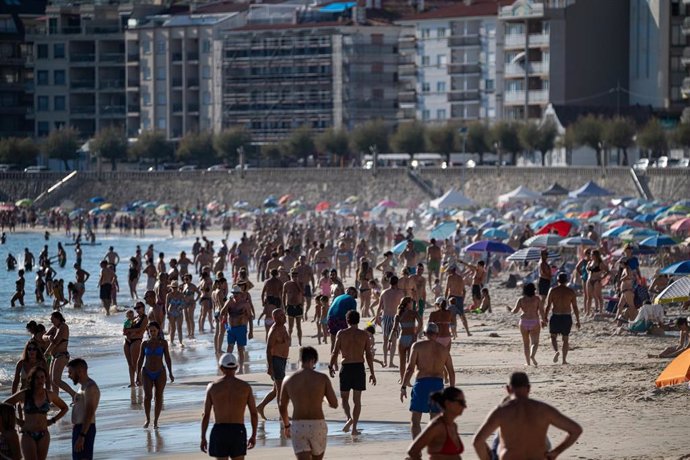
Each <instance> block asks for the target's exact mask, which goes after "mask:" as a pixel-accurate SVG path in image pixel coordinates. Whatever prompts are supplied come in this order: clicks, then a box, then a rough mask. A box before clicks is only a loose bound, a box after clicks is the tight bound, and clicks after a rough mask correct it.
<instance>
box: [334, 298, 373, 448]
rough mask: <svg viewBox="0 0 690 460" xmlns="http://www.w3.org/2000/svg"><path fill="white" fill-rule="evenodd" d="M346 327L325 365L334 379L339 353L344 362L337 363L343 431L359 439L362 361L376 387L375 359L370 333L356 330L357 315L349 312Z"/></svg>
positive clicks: (363, 378)
mask: <svg viewBox="0 0 690 460" xmlns="http://www.w3.org/2000/svg"><path fill="white" fill-rule="evenodd" d="M345 320H346V321H347V324H348V327H347V328H346V329H343V330H341V331H340V332H338V335H336V337H335V346H334V347H333V353H332V354H331V362H330V364H329V365H328V372H329V374H330V375H331V377H335V365H336V363H337V361H338V355H339V354H341V353H342V355H343V359H342V361H341V362H340V363H341V366H340V375H339V377H340V397H341V398H342V400H343V410H344V411H345V417H347V421H346V422H345V425H344V426H343V431H344V432H346V433H347V432H348V431H350V429H352V435H353V436H355V435H358V434H359V431H358V430H357V422H358V421H359V414H360V413H361V411H362V391H365V390H366V389H367V378H366V372H365V371H364V360H365V359H366V361H367V365H368V366H369V374H370V375H369V382H370V383H371V384H372V385H376V376H375V375H374V357H373V355H372V353H371V344H370V342H369V333H368V332H366V331H363V330H361V329H359V328H358V327H357V325H358V324H359V312H357V311H356V310H350V311H348V312H347V315H345ZM351 390H352V392H353V395H352V400H353V403H354V408H353V410H352V413H350V401H349V399H350V391H351Z"/></svg>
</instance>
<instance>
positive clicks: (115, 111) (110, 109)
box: [98, 105, 127, 115]
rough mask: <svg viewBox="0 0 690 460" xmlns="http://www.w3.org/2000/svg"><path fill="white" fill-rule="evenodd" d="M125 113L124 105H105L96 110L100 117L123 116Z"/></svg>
mask: <svg viewBox="0 0 690 460" xmlns="http://www.w3.org/2000/svg"><path fill="white" fill-rule="evenodd" d="M126 112H127V108H126V107H125V106H124V105H106V106H105V107H100V108H99V109H98V113H99V114H101V115H124V114H125V113H126Z"/></svg>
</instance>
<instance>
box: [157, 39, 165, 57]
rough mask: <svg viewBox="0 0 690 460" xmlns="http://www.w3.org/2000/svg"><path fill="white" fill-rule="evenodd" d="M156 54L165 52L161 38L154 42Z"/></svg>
mask: <svg viewBox="0 0 690 460" xmlns="http://www.w3.org/2000/svg"><path fill="white" fill-rule="evenodd" d="M156 54H165V42H164V41H163V40H158V41H157V42H156Z"/></svg>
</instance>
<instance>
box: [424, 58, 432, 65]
mask: <svg viewBox="0 0 690 460" xmlns="http://www.w3.org/2000/svg"><path fill="white" fill-rule="evenodd" d="M429 62H431V58H430V57H429V56H422V65H423V66H428V65H429Z"/></svg>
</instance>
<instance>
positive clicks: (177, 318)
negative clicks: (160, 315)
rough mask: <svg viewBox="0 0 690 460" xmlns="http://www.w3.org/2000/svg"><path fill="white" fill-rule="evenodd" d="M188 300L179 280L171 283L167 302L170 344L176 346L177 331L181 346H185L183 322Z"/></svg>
mask: <svg viewBox="0 0 690 460" xmlns="http://www.w3.org/2000/svg"><path fill="white" fill-rule="evenodd" d="M186 305H187V301H186V299H185V297H184V294H182V291H181V290H180V284H179V283H178V282H177V281H173V282H172V283H170V290H169V292H168V297H167V300H166V303H165V311H166V313H167V315H168V321H170V323H169V325H168V334H169V335H170V344H171V345H172V346H175V332H177V338H178V340H179V341H180V347H182V348H184V343H182V323H183V322H184V310H185V309H186Z"/></svg>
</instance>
